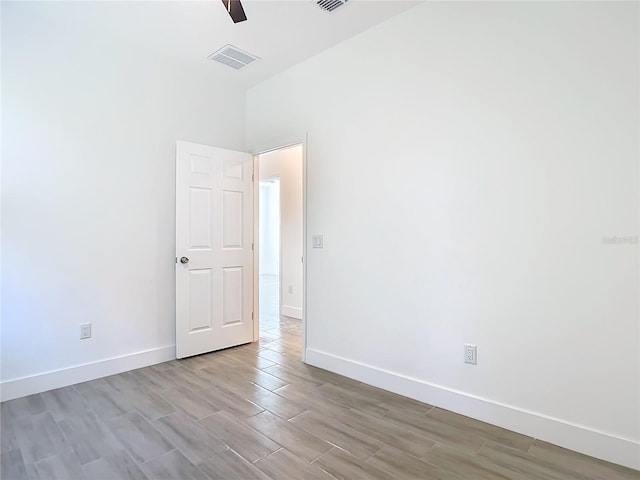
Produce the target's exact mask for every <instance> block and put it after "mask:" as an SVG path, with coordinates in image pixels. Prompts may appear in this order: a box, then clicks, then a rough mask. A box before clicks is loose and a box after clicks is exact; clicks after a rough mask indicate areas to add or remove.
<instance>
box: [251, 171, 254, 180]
mask: <svg viewBox="0 0 640 480" xmlns="http://www.w3.org/2000/svg"><path fill="white" fill-rule="evenodd" d="M251 181H252V182H253V181H254V179H253V173H252V174H251Z"/></svg>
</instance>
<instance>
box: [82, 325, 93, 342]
mask: <svg viewBox="0 0 640 480" xmlns="http://www.w3.org/2000/svg"><path fill="white" fill-rule="evenodd" d="M85 338H91V324H90V323H83V324H81V325H80V340H84V339H85Z"/></svg>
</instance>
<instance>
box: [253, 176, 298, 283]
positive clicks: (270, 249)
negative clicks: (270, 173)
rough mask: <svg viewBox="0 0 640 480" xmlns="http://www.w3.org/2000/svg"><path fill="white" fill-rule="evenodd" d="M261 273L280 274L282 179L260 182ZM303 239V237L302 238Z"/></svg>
mask: <svg viewBox="0 0 640 480" xmlns="http://www.w3.org/2000/svg"><path fill="white" fill-rule="evenodd" d="M259 205H260V208H259V210H260V211H259V215H260V227H259V228H260V232H259V234H258V237H259V241H260V249H259V252H260V271H259V273H260V275H280V179H279V178H272V179H270V180H269V183H267V182H262V181H261V182H260V204H259ZM301 241H302V239H301Z"/></svg>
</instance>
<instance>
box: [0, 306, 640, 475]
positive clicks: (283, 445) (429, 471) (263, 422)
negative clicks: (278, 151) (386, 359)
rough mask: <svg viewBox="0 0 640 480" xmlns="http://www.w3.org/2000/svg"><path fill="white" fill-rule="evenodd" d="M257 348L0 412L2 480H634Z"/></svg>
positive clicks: (276, 337) (295, 327)
mask: <svg viewBox="0 0 640 480" xmlns="http://www.w3.org/2000/svg"><path fill="white" fill-rule="evenodd" d="M300 336H301V327H300V322H297V321H292V320H287V319H282V320H281V321H279V320H278V319H277V318H276V319H271V320H269V321H265V322H263V329H262V334H261V338H260V341H259V342H258V343H255V344H249V345H245V346H241V347H237V348H233V349H230V350H225V351H222V352H217V353H212V354H208V355H202V356H198V357H193V358H189V359H186V360H181V361H172V362H167V363H163V364H159V365H155V366H153V367H147V368H142V369H139V370H134V371H131V372H127V373H122V374H119V375H113V376H111V377H106V378H101V379H98V380H93V381H90V382H86V383H81V384H78V385H74V386H71V387H66V388H60V389H57V390H52V391H49V392H45V393H41V394H38V395H31V396H29V397H25V398H20V399H16V400H11V401H8V402H5V403H3V404H2V407H1V411H2V419H1V420H2V431H1V440H2V451H1V460H0V461H1V464H2V477H1V478H2V479H3V480H10V479H23V478H46V479H56V478H57V479H73V480H75V479H105V480H111V479H129V478H131V479H192V478H193V479H203V480H204V479H220V480H234V479H238V480H249V479H262V480H270V479H271V480H285V479H291V480H304V479H335V478H338V479H347V480H359V479H396V478H397V479H438V480H462V479H464V480H473V479H483V480H485V479H487V480H491V479H510V480H523V479H547V480H548V479H551V480H565V479H566V480H575V479H585V480H586V479H599V480H616V479H627V480H628V479H635V480H638V479H639V478H640V472H637V471H634V470H629V469H626V468H623V467H620V466H616V465H613V464H609V463H606V462H602V461H599V460H596V459H593V458H590V457H586V456H584V455H580V454H577V453H573V452H570V451H567V450H563V449H561V448H559V447H555V446H553V445H549V444H547V443H544V442H540V441H537V440H536V441H534V439H532V438H530V437H526V436H524V435H519V434H517V433H513V432H510V431H507V430H504V429H501V428H498V427H495V426H492V425H488V424H485V423H482V422H478V421H475V420H472V419H469V418H466V417H462V416H460V415H456V414H453V413H451V412H448V411H445V410H442V409H439V408H435V407H432V406H430V405H426V404H423V403H420V402H417V401H413V400H410V399H407V398H403V397H401V396H398V395H395V394H392V393H389V392H386V391H383V390H380V389H377V388H373V387H371V386H367V385H364V384H362V383H359V382H357V381H354V380H350V379H348V378H345V377H341V376H339V375H335V374H333V373H329V372H327V371H324V370H320V369H317V368H314V367H310V366H307V365H304V364H302V363H301V361H300V351H301V338H300Z"/></svg>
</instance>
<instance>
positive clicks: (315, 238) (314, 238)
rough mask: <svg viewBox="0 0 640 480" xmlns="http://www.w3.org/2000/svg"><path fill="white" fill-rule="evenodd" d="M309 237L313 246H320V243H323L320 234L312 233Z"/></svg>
mask: <svg viewBox="0 0 640 480" xmlns="http://www.w3.org/2000/svg"><path fill="white" fill-rule="evenodd" d="M311 239H312V245H313V248H322V245H323V238H322V235H312V237H311Z"/></svg>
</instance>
